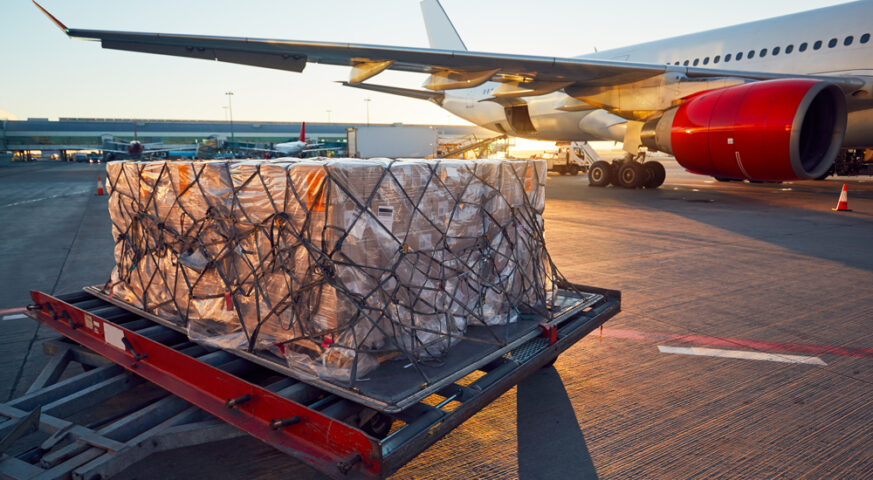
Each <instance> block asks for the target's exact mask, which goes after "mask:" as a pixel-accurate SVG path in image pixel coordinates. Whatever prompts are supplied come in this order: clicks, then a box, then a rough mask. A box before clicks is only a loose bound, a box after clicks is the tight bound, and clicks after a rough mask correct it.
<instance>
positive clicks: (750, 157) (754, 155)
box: [641, 79, 847, 181]
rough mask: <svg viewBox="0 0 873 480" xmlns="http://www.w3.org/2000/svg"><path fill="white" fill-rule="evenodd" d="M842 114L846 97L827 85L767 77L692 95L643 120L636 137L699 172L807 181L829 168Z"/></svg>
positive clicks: (842, 131) (838, 140)
mask: <svg viewBox="0 0 873 480" xmlns="http://www.w3.org/2000/svg"><path fill="white" fill-rule="evenodd" d="M846 119H847V114H846V99H845V97H844V96H843V92H842V91H841V90H840V89H839V88H838V87H837V86H835V85H833V84H831V83H827V82H823V81H818V80H808V79H784V80H767V81H762V82H754V83H748V84H745V85H737V86H734V87H728V88H722V89H718V90H710V91H706V92H702V93H699V94H697V95H695V96H693V97H690V98H689V99H687V100H686V101H685V102H683V103H682V104H681V105H679V106H678V107H674V108H671V109H669V110H667V111H666V112H664V114H663V115H662V116H660V117H658V118H655V119H652V120H649V121H648V122H646V124H645V126H644V127H643V132H642V135H641V138H642V142H643V145H645V146H646V147H647V148H649V149H650V150H659V151H662V152H666V153H669V154H672V155H673V156H674V157H675V158H676V161H677V162H679V164H680V165H682V166H683V167H685V168H686V169H688V170H690V171H692V172H696V173H700V174H703V175H712V176H715V177H724V178H736V179H745V178H748V179H751V180H769V181H780V180H794V179H812V178H817V177H820V176H822V175H824V174H825V173H826V172H827V171H828V170H829V169H830V168H831V165H833V163H834V159H836V157H837V154H838V153H839V150H840V147H841V146H842V143H843V136H844V135H845V133H846Z"/></svg>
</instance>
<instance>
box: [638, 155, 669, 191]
mask: <svg viewBox="0 0 873 480" xmlns="http://www.w3.org/2000/svg"><path fill="white" fill-rule="evenodd" d="M643 168H644V169H645V170H646V174H647V177H646V181H645V182H644V183H643V186H644V187H646V188H658V187H660V186H661V185H663V184H664V180H665V179H666V178H667V171H666V170H665V169H664V165H662V164H661V162H653V161H648V162H646V163H644V164H643Z"/></svg>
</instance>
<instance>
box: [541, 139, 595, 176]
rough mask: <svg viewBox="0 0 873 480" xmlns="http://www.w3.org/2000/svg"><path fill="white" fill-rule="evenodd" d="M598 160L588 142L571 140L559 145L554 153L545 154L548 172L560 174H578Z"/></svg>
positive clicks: (586, 171) (585, 171) (584, 171)
mask: <svg viewBox="0 0 873 480" xmlns="http://www.w3.org/2000/svg"><path fill="white" fill-rule="evenodd" d="M599 160H600V156H599V155H597V152H595V151H594V149H593V148H591V146H590V145H588V142H572V143H567V144H565V145H559V146H558V151H557V152H555V154H554V155H548V156H546V161H547V162H548V165H549V171H550V172H557V173H560V174H561V175H579V173H588V169H589V167H591V165H593V164H594V162H597V161H599Z"/></svg>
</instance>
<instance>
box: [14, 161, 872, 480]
mask: <svg viewBox="0 0 873 480" xmlns="http://www.w3.org/2000/svg"><path fill="white" fill-rule="evenodd" d="M667 165H668V172H667V181H666V183H665V185H664V186H663V187H662V188H661V189H659V190H656V191H645V190H624V189H619V188H611V187H610V188H589V187H588V186H587V180H586V178H585V177H584V176H582V175H580V176H577V177H569V176H558V175H551V176H550V177H549V181H548V187H547V203H546V213H545V218H546V231H547V232H546V236H547V241H548V244H549V248H550V250H551V253H552V256H553V258H554V260H555V262H556V263H557V265H558V266H559V267H560V268H561V270H562V271H563V273H564V274H565V275H566V276H567V277H568V278H569V279H570V280H572V281H574V282H578V283H584V284H589V285H594V286H599V287H605V288H613V289H620V290H621V291H622V294H623V298H622V310H623V311H622V313H621V314H619V315H618V316H617V317H615V318H614V319H612V320H611V321H609V322H608V323H607V325H606V327H605V328H604V330H603V332H602V336H601V335H600V334H599V332H596V333H594V334H592V335H591V336H589V337H588V338H586V339H585V340H583V341H582V342H580V343H579V344H577V345H576V346H574V347H573V348H571V349H570V350H568V351H567V352H566V353H565V354H564V355H562V356H561V357H560V358H559V359H558V361H557V362H556V364H555V368H549V369H545V370H542V371H541V372H539V373H538V374H536V375H534V376H532V377H530V378H529V379H527V380H526V381H525V382H523V383H522V384H520V385H519V386H518V387H517V388H514V389H512V390H510V391H509V392H507V393H506V394H505V395H503V396H502V397H501V398H499V399H498V400H496V401H495V402H494V403H493V404H491V405H489V406H488V407H486V408H485V409H484V410H483V411H481V412H479V413H478V414H477V415H476V416H474V417H473V418H471V419H470V420H468V421H467V422H465V423H464V424H463V425H461V426H460V427H459V428H457V429H456V430H454V431H453V432H452V433H450V434H449V435H448V436H447V437H446V438H444V439H443V440H441V441H440V442H438V443H437V444H436V445H434V446H433V447H431V448H430V449H428V450H426V451H425V452H423V453H422V454H421V455H420V456H418V457H417V458H415V459H413V460H412V461H411V462H410V463H409V464H408V465H406V466H405V467H404V468H403V469H402V470H400V471H399V472H398V473H397V474H396V475H395V478H399V479H401V478H402V479H406V478H417V479H445V478H459V479H460V478H463V479H466V478H495V479H497V478H501V479H502V478H523V479H540V478H542V479H552V478H600V479H624V478H755V479H758V478H801V477H803V478H869V477H873V454H871V453H870V452H873V436H871V435H870V434H869V433H870V432H871V431H873V414H871V412H873V332H871V324H873V293H871V292H870V291H869V290H867V288H866V287H867V286H869V285H871V284H873V180H871V179H870V178H868V177H859V178H853V179H829V180H827V181H822V182H793V183H783V184H746V183H739V182H730V183H721V182H716V181H714V180H713V179H711V178H709V177H701V176H696V175H691V174H688V173H686V172H684V171H683V170H682V169H681V168H680V167H679V166H678V165H676V164H675V163H673V162H667ZM102 171H103V167H102V166H100V165H87V164H60V163H50V162H35V163H30V164H8V163H6V164H2V165H0V206H2V208H0V225H2V226H3V232H2V234H0V235H2V249H0V272H2V278H0V310H4V309H9V308H13V307H20V306H23V305H25V304H26V303H27V302H28V299H29V296H28V293H27V292H28V290H29V289H41V290H45V291H47V292H54V293H62V292H67V291H70V290H73V289H76V288H78V287H81V286H83V285H87V284H94V283H99V282H102V281H104V280H105V279H106V278H107V275H108V273H109V269H110V268H111V266H112V251H111V247H112V239H111V238H110V236H109V221H108V214H107V213H106V212H107V210H106V201H107V197H105V196H103V197H98V196H95V195H94V192H95V191H96V181H97V176H98V175H100V176H102ZM843 183H848V185H849V208H851V209H852V210H853V211H852V212H848V213H839V214H837V213H834V212H832V211H831V209H832V208H833V207H834V206H836V204H837V197H838V195H839V191H840V187H841V186H842V184H843ZM18 315H19V314H18V313H14V312H12V313H8V312H7V313H0V327H2V329H3V334H2V337H0V398H2V399H3V400H6V399H8V398H10V397H12V396H14V395H17V394H21V393H22V392H23V391H24V390H26V388H27V385H28V383H29V381H30V380H32V379H33V378H34V376H35V375H36V373H37V372H38V371H39V368H40V367H41V365H42V364H43V363H44V362H45V360H46V357H45V355H44V354H43V353H42V349H41V347H40V342H41V341H42V340H44V339H46V338H50V337H52V336H53V335H52V333H51V332H49V331H46V329H44V328H42V329H39V328H37V325H36V323H35V322H33V321H31V320H29V319H27V318H20V317H19V316H18ZM158 476H163V477H167V478H180V477H195V478H199V477H215V478H265V479H266V478H321V477H320V476H319V475H318V474H317V473H316V472H314V471H313V470H311V469H309V468H308V467H305V466H302V465H300V464H298V463H297V462H296V461H294V460H292V459H290V458H289V457H286V456H284V455H282V454H280V453H277V452H275V451H274V450H272V449H271V448H269V447H267V446H265V445H262V444H260V443H259V442H258V441H256V440H252V439H244V440H232V441H227V442H222V443H220V444H218V445H211V446H208V447H197V448H189V449H181V450H178V451H175V452H169V453H165V454H161V455H158V456H155V457H152V458H151V459H149V460H146V461H145V463H142V464H137V465H134V466H132V467H131V468H129V469H128V470H127V471H126V472H125V473H124V474H122V475H121V477H122V478H154V477H158Z"/></svg>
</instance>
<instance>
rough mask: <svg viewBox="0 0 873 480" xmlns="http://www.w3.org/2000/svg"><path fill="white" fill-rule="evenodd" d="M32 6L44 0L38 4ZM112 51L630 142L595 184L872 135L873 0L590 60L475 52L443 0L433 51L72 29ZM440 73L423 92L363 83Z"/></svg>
mask: <svg viewBox="0 0 873 480" xmlns="http://www.w3.org/2000/svg"><path fill="white" fill-rule="evenodd" d="M34 3H36V2H35V1H34ZM37 7H39V8H40V9H41V10H42V11H43V12H44V13H45V14H46V15H47V16H48V17H49V18H50V19H51V20H52V21H53V22H54V23H55V24H56V25H57V26H58V27H59V28H61V30H63V31H64V32H65V33H66V34H67V35H68V36H69V37H71V38H81V39H91V40H99V41H100V42H101V45H102V47H103V48H109V49H115V50H127V51H137V52H144V53H154V54H163V55H173V56H182V57H189V58H200V59H206V60H216V61H222V62H230V63H239V64H245V65H252V66H258V67H266V68H273V69H280V70H288V71H293V72H302V71H303V69H304V68H305V67H306V65H307V63H322V64H328V65H343V66H350V67H351V73H350V77H349V79H348V81H345V82H343V84H345V85H348V86H352V87H357V88H363V89H367V90H371V91H377V92H384V93H391V94H395V95H403V96H407V97H412V98H418V99H422V100H429V101H431V102H434V103H436V104H437V105H439V106H441V107H443V108H444V109H446V110H448V111H449V112H451V113H454V114H455V115H458V116H459V117H461V118H464V119H466V120H468V121H470V122H472V123H474V124H476V125H479V126H482V127H485V128H488V129H491V130H494V131H496V132H499V133H504V134H509V135H515V136H519V137H524V138H531V139H536V140H552V141H595V140H611V141H616V142H622V143H623V148H624V151H625V152H627V156H626V157H625V159H623V160H620V161H614V162H612V163H611V164H610V163H607V162H603V161H600V162H596V163H595V164H593V165H592V166H591V167H590V168H589V173H588V176H589V184H590V185H592V186H605V185H608V184H610V183H612V184H617V185H619V186H622V187H626V188H640V187H646V188H657V187H658V186H660V185H661V184H662V183H663V182H664V178H665V170H664V167H663V165H662V164H661V163H660V162H656V161H651V160H650V161H646V160H645V156H644V153H645V152H646V151H648V152H654V151H660V152H664V153H667V154H670V155H673V157H674V158H675V159H676V161H677V162H678V163H679V164H680V165H682V166H683V167H685V169H686V170H688V171H691V172H694V173H698V174H702V175H710V176H713V177H716V178H717V179H719V180H729V179H736V180H744V179H747V180H751V181H785V180H795V179H818V178H824V177H826V176H827V175H829V174H831V173H832V172H834V171H836V172H837V173H840V172H842V171H855V170H852V169H853V168H855V167H854V165H858V159H859V158H861V159H863V158H864V151H865V149H866V148H869V147H870V146H871V145H873V42H871V41H870V34H871V30H873V26H871V24H870V22H869V19H870V18H873V0H862V1H857V2H852V3H846V4H842V5H836V6H832V7H825V8H820V9H816V10H810V11H807V12H801V13H796V14H792V15H786V16H782V17H776V18H772V19H768V20H761V21H756V22H751V23H745V24H741V25H737V26H733V27H726V28H719V29H715V30H709V31H704V32H700V33H695V34H690V35H683V36H679V37H674V38H668V39H664V40H658V41H654V42H649V43H644V44H640V45H634V46H629V47H624V48H617V49H612V50H606V51H600V52H595V53H592V54H587V55H582V56H578V57H572V58H568V57H543V56H533V55H515V54H500V53H485V52H474V51H469V50H467V47H466V45H465V44H464V42H463V41H462V40H461V37H460V36H459V35H458V32H457V31H456V30H455V28H454V26H453V25H452V23H451V21H450V20H449V18H448V15H446V13H445V11H444V9H443V8H442V5H441V4H440V3H439V1H438V0H422V2H421V8H422V13H423V17H424V22H425V27H426V30H427V35H428V39H429V41H430V46H431V48H411V47H392V46H378V45H362V44H348V43H331V42H307V41H285V40H270V39H254V38H236V37H213V36H202V35H176V34H163V33H161V34H157V33H132V32H116V31H105V30H85V29H71V28H67V27H66V26H65V25H64V24H63V23H61V22H60V21H59V20H58V19H56V18H55V17H53V16H52V15H51V14H50V13H48V12H47V11H46V10H45V9H43V8H42V7H41V6H39V4H37ZM385 70H397V71H403V72H415V73H426V74H429V76H428V78H427V79H426V80H425V82H424V84H423V86H422V88H423V89H420V90H419V89H409V88H399V87H392V86H388V85H379V84H372V83H365V82H366V81H368V80H370V79H371V78H373V77H375V76H377V75H378V74H380V73H381V72H383V71H385Z"/></svg>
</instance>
